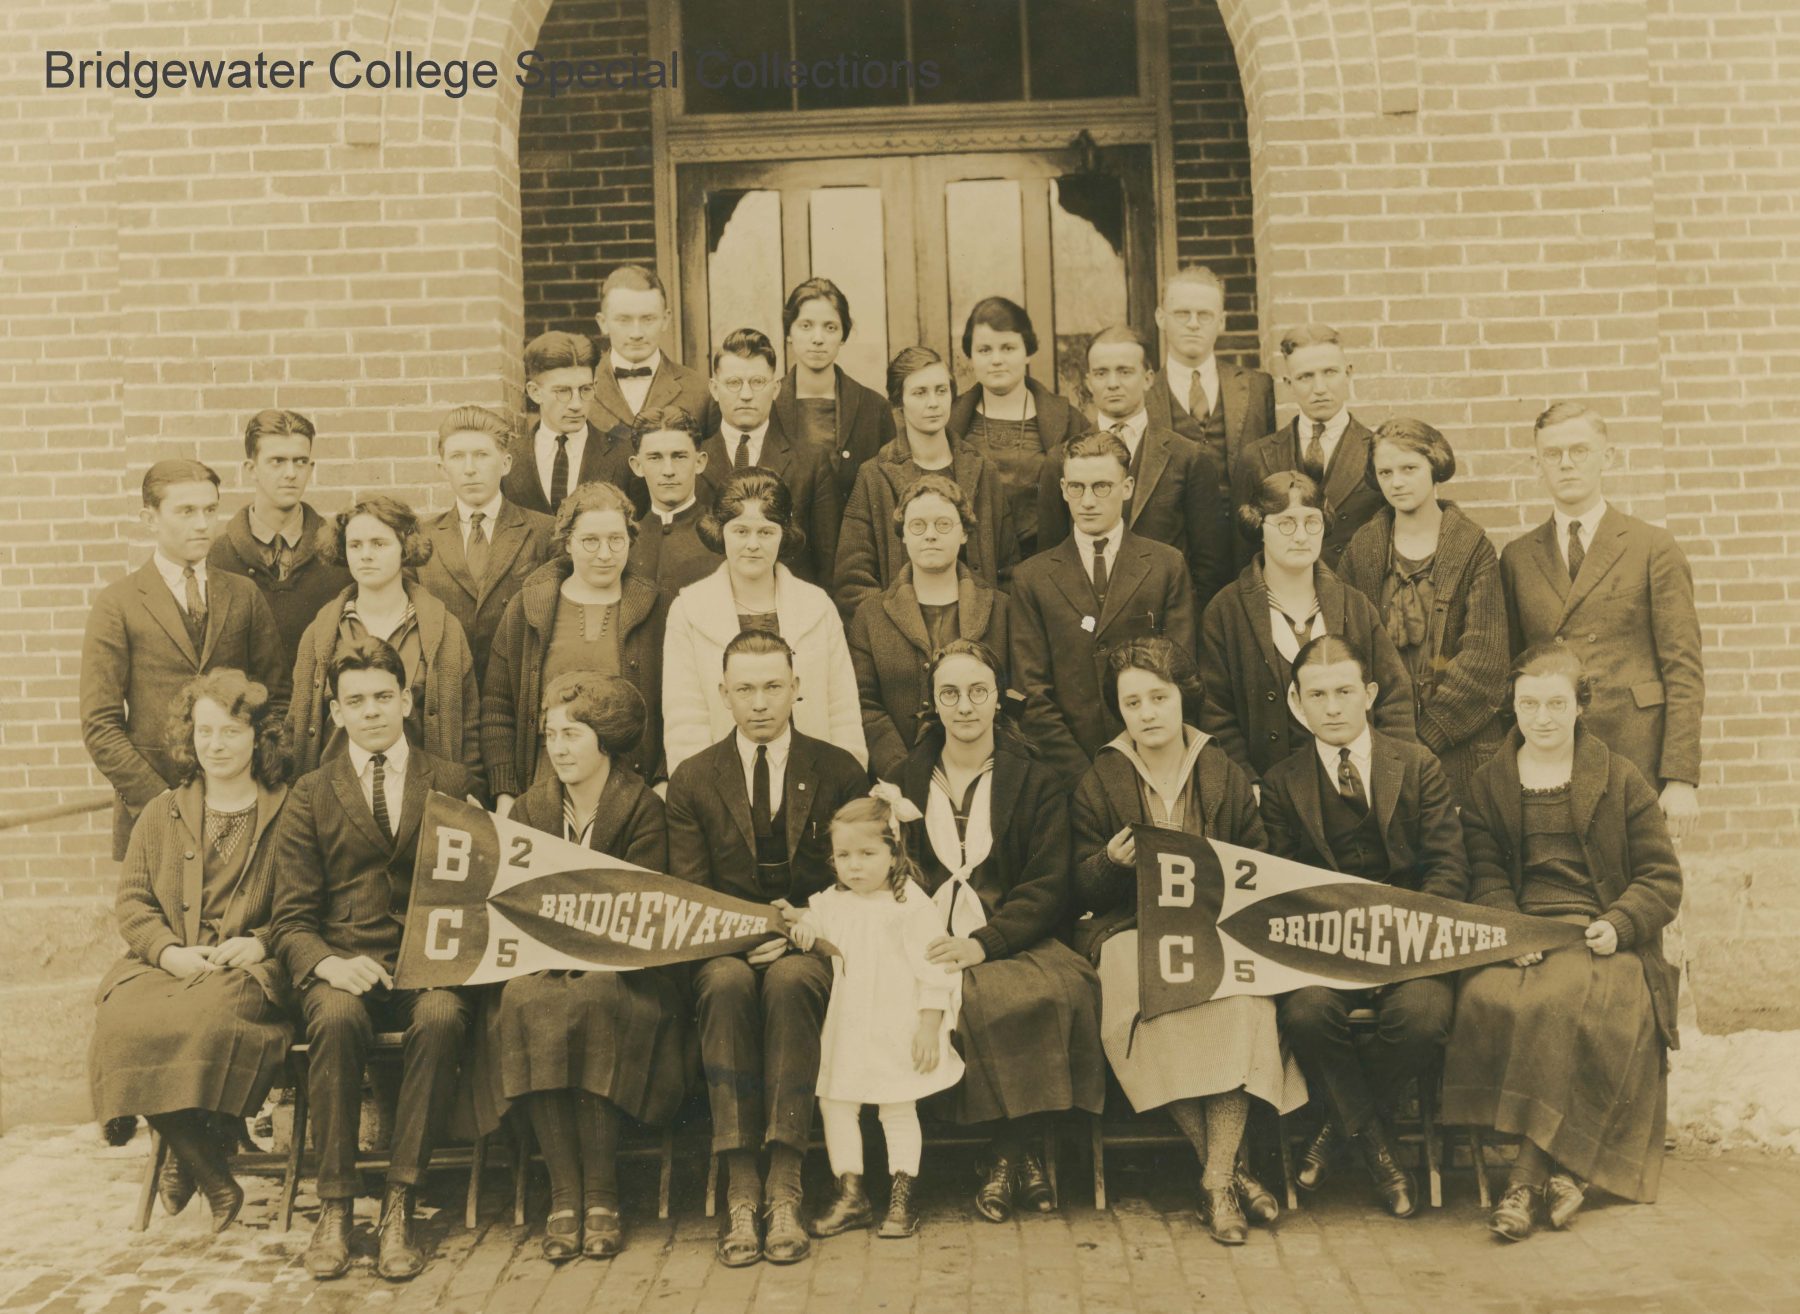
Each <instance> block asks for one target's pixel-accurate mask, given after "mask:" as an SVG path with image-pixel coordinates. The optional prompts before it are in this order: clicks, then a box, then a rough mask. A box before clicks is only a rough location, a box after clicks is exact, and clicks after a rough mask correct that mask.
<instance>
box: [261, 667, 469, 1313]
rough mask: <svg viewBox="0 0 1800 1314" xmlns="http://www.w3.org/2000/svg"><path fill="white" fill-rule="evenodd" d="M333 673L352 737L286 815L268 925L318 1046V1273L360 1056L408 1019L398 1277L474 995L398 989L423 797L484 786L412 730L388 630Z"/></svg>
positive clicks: (386, 1223)
mask: <svg viewBox="0 0 1800 1314" xmlns="http://www.w3.org/2000/svg"><path fill="white" fill-rule="evenodd" d="M326 682H327V685H328V687H329V690H330V695H331V702H330V710H331V719H332V721H333V722H334V723H335V724H336V725H337V727H338V728H339V729H341V730H342V731H343V732H344V736H345V739H346V741H347V742H346V743H345V744H344V746H343V748H342V749H339V750H337V751H333V752H330V753H327V754H326V756H325V760H324V761H323V762H321V763H320V764H319V767H318V769H317V770H315V771H311V772H309V773H307V774H306V775H305V776H302V777H301V778H300V780H299V781H298V783H296V784H295V785H294V787H293V790H292V791H291V792H290V793H289V794H288V802H287V806H286V807H285V808H283V809H282V813H281V819H280V821H279V822H277V823H276V832H275V851H276V862H277V867H276V884H275V911H274V920H273V923H272V930H271V938H272V939H273V940H274V943H275V946H276V950H277V952H278V953H280V955H281V958H282V961H283V962H284V963H285V964H286V965H287V969H288V973H289V975H290V976H292V978H293V981H294V987H295V989H296V990H297V991H298V992H299V994H300V1000H301V1011H302V1013H303V1014H304V1016H305V1021H306V1040H307V1044H308V1045H309V1046H310V1061H309V1062H308V1064H307V1090H308V1094H309V1098H310V1100H311V1103H312V1118H313V1140H314V1143H315V1144H316V1145H317V1146H318V1151H319V1176H318V1184H317V1190H318V1196H319V1221H318V1225H317V1227H316V1228H315V1229H314V1231H313V1236H312V1242H311V1244H310V1245H308V1246H307V1248H306V1256H305V1260H304V1262H305V1265H306V1271H307V1272H308V1273H311V1274H312V1275H313V1276H314V1277H315V1278H335V1277H341V1276H343V1274H344V1273H345V1272H346V1271H347V1270H348V1269H349V1267H350V1229H351V1225H352V1221H353V1218H352V1202H353V1200H354V1198H355V1195H356V1189H357V1185H358V1183H359V1182H360V1180H361V1178H360V1175H359V1174H358V1172H357V1168H356V1140H357V1130H358V1124H359V1121H360V1115H361V1112H362V1087H363V1066H364V1064H365V1062H366V1061H367V1059H368V1055H369V1046H370V1043H371V1042H372V1041H373V1039H374V1037H375V1033H376V1032H378V1031H404V1032H405V1035H406V1040H405V1048H404V1050H403V1052H402V1055H401V1068H400V1100H399V1105H398V1107H397V1108H396V1109H395V1112H394V1132H393V1142H392V1148H391V1150H390V1152H389V1166H388V1173H387V1193H386V1195H385V1196H384V1198H383V1200H382V1206H381V1222H380V1225H379V1227H378V1229H377V1231H378V1235H379V1238H380V1253H379V1256H378V1258H377V1261H376V1272H377V1273H379V1274H380V1275H381V1276H382V1277H384V1278H388V1279H389V1280H391V1281H403V1280H405V1279H407V1278H412V1277H416V1276H418V1274H419V1272H420V1271H421V1270H422V1269H423V1268H424V1267H425V1257H424V1255H423V1254H422V1253H421V1252H420V1250H419V1249H418V1247H417V1246H416V1245H415V1244H414V1243H413V1236H412V1205H413V1188H414V1187H415V1186H416V1185H417V1184H418V1182H419V1179H420V1178H421V1177H422V1176H424V1173H425V1168H426V1166H427V1165H428V1164H429V1163H430V1162H431V1148H432V1138H433V1133H434V1131H435V1129H437V1128H439V1127H441V1126H442V1125H443V1119H444V1116H445V1114H446V1113H447V1112H448V1110H449V1106H450V1099H451V1096H452V1094H453V1093H454V1091H455V1081H456V1072H457V1067H458V1064H459V1062H460V1060H461V1056H462V1047H463V1032H464V1030H465V1026H466V1022H467V1017H468V1007H467V1005H466V1004H465V1002H464V1000H463V998H462V996H460V995H458V994H457V993H456V992H455V991H453V990H396V989H395V988H394V963H395V959H396V958H397V957H398V956H399V953H400V935H401V930H402V928H403V926H404V924H405V921H406V908H407V903H408V901H409V900H410V897H411V890H412V876H413V859H414V856H415V853H416V851H417V848H418V843H419V820H420V817H421V816H422V815H423V813H424V811H425V799H426V796H427V795H428V794H429V793H430V792H431V791H432V790H437V791H439V792H440V793H444V794H449V795H452V796H453V797H457V798H461V797H465V796H472V795H473V794H474V793H475V789H476V786H475V780H474V778H473V777H472V776H471V775H470V774H469V771H468V769H467V768H465V767H463V766H462V765H460V764H459V763H455V762H446V761H444V760H443V759H442V758H436V757H433V756H431V755H430V754H429V753H427V752H425V751H424V750H422V749H418V748H412V747H409V745H408V744H407V740H406V735H405V734H404V733H402V731H403V729H404V727H405V724H406V718H407V717H408V715H410V713H411V709H412V691H411V690H410V689H408V688H407V687H406V671H405V668H404V666H403V665H402V664H401V661H400V655H399V654H398V653H397V652H395V651H394V650H393V649H392V648H390V647H389V646H388V645H387V644H386V643H383V642H382V641H381V640H380V639H376V638H372V637H364V638H360V639H354V640H348V641H345V642H342V643H339V644H338V645H337V650H336V652H335V653H334V654H333V656H332V660H331V665H330V667H329V668H328V669H327V672H326ZM470 801H471V802H475V801H476V800H475V799H474V798H473V797H470ZM478 806H479V804H478Z"/></svg>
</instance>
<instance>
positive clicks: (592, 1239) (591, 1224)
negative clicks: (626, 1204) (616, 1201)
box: [581, 1205, 625, 1259]
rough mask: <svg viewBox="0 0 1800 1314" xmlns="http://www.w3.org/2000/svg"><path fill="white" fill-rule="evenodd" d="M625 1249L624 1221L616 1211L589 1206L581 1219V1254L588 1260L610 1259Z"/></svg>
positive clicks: (599, 1206) (602, 1206) (603, 1206)
mask: <svg viewBox="0 0 1800 1314" xmlns="http://www.w3.org/2000/svg"><path fill="white" fill-rule="evenodd" d="M624 1248H625V1220H624V1219H623V1218H622V1217H620V1216H619V1211H618V1210H617V1209H608V1208H607V1207H606V1206H605V1205H589V1206H588V1207H587V1209H586V1211H585V1212H584V1213H583V1215H582V1219H581V1253H582V1254H584V1255H586V1256H587V1257H588V1258H589V1259H611V1258H612V1257H613V1256H614V1255H616V1254H618V1253H619V1252H620V1251H621V1250H623V1249H624Z"/></svg>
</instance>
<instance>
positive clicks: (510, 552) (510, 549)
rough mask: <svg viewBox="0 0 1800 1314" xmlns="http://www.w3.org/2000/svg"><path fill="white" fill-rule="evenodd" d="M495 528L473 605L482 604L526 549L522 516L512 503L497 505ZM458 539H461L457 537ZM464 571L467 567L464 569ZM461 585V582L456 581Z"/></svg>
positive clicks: (523, 516)
mask: <svg viewBox="0 0 1800 1314" xmlns="http://www.w3.org/2000/svg"><path fill="white" fill-rule="evenodd" d="M495 520H496V527H495V529H494V533H493V536H492V537H491V538H490V539H489V541H488V559H487V573H486V574H485V575H484V576H483V577H482V578H481V579H480V580H478V581H476V583H477V585H478V588H477V591H476V601H477V602H485V601H486V600H487V595H488V594H490V593H492V592H493V591H494V586H495V585H496V584H498V583H499V582H500V581H501V580H503V579H505V578H506V576H507V572H508V571H510V570H511V569H512V563H513V561H514V559H515V558H517V557H518V555H519V553H520V552H521V551H523V550H524V547H525V538H526V532H525V513H524V512H523V511H521V510H520V509H519V508H518V507H516V506H514V505H513V504H512V503H511V502H502V503H501V504H500V514H499V515H498V516H497V517H495ZM457 537H458V538H459V539H460V538H461V537H462V535H460V534H458V535H457ZM465 570H466V566H465ZM459 582H460V581H459Z"/></svg>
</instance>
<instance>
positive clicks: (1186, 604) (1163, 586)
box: [1008, 432, 1194, 784]
mask: <svg viewBox="0 0 1800 1314" xmlns="http://www.w3.org/2000/svg"><path fill="white" fill-rule="evenodd" d="M1130 465H1131V453H1130V452H1129V451H1127V450H1126V447H1125V444H1124V443H1122V442H1120V441H1119V440H1118V439H1117V438H1115V437H1113V435H1112V434H1110V433H1099V432H1095V433H1083V434H1079V435H1077V436H1076V437H1074V438H1071V439H1069V441H1068V442H1067V443H1066V444H1064V446H1063V470H1062V485H1061V487H1062V493H1063V497H1064V498H1065V499H1066V500H1067V502H1068V507H1069V513H1070V517H1071V519H1072V520H1073V522H1074V527H1073V529H1072V530H1071V531H1070V533H1069V536H1068V537H1067V538H1065V539H1064V540H1063V541H1062V542H1060V543H1058V544H1057V545H1056V546H1055V547H1053V548H1050V549H1048V550H1047V551H1044V552H1040V553H1038V554H1037V555H1036V556H1034V557H1032V558H1031V559H1030V560H1028V561H1026V562H1024V563H1023V564H1022V565H1020V566H1019V567H1018V568H1017V569H1016V570H1015V571H1014V572H1013V578H1012V598H1011V601H1010V603H1009V604H1008V612H1009V617H1010V619H1009V621H1008V624H1009V626H1010V629H1011V635H1010V638H1009V646H1010V648H1011V656H1010V665H1011V666H1012V679H1013V682H1014V684H1015V685H1016V686H1017V687H1018V688H1019V689H1020V690H1021V691H1022V692H1023V693H1024V695H1025V730H1026V733H1027V734H1029V735H1030V737H1031V739H1032V741H1033V742H1034V743H1036V745H1037V747H1038V752H1039V754H1040V755H1041V756H1042V757H1043V758H1044V759H1045V761H1046V762H1048V763H1049V764H1050V765H1051V766H1052V767H1053V768H1054V769H1055V770H1056V771H1057V772H1058V773H1059V774H1060V775H1062V776H1063V777H1064V778H1065V779H1066V780H1068V781H1069V782H1070V783H1071V784H1073V783H1074V782H1075V781H1076V780H1079V779H1080V778H1081V775H1082V773H1083V772H1085V771H1086V770H1087V769H1088V765H1089V764H1090V763H1091V762H1092V761H1093V758H1094V754H1095V753H1097V752H1099V751H1100V749H1101V748H1102V747H1103V746H1104V745H1105V744H1106V742H1107V741H1108V740H1109V739H1111V738H1112V737H1113V736H1114V735H1116V734H1118V733H1119V731H1120V730H1121V729H1122V728H1123V726H1122V724H1121V722H1120V721H1119V720H1118V719H1117V718H1116V717H1114V716H1113V715H1112V713H1111V712H1109V711H1108V710H1107V708H1106V701H1105V700H1104V699H1103V698H1102V697H1101V696H1100V686H1101V684H1102V677H1103V674H1104V666H1105V662H1106V653H1107V651H1108V649H1110V648H1112V647H1113V646H1114V645H1115V644H1117V643H1120V642H1122V641H1123V640H1126V639H1143V638H1149V637H1151V636H1152V635H1158V634H1160V635H1163V636H1165V637H1166V638H1168V639H1169V640H1171V641H1172V642H1173V643H1175V644H1176V646H1177V647H1179V648H1181V649H1182V650H1183V651H1184V652H1187V653H1190V654H1191V653H1193V651H1194V590H1193V585H1192V583H1191V582H1190V581H1189V578H1188V568H1187V563H1186V562H1185V561H1183V560H1182V557H1181V553H1179V552H1177V551H1176V550H1175V549H1174V548H1172V547H1169V546H1168V545H1167V544H1164V543H1158V542H1156V541H1154V540H1153V539H1148V538H1140V537H1139V536H1138V535H1136V534H1134V533H1132V532H1131V531H1130V530H1129V529H1127V528H1126V527H1125V519H1124V512H1125V504H1126V503H1127V502H1128V501H1130V500H1131V497H1132V493H1133V485H1132V481H1131V474H1130Z"/></svg>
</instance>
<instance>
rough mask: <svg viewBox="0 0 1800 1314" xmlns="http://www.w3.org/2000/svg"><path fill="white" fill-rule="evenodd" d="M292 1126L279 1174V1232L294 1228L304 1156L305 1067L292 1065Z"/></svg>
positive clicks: (305, 1114) (306, 1107) (306, 1108)
mask: <svg viewBox="0 0 1800 1314" xmlns="http://www.w3.org/2000/svg"><path fill="white" fill-rule="evenodd" d="M294 1068H295V1071H294V1084H293V1086H292V1088H291V1089H292V1090H293V1092H294V1125H293V1128H292V1130H291V1131H290V1132H289V1133H288V1155H287V1165H286V1167H285V1168H283V1170H282V1174H281V1230H282V1231H283V1232H286V1231H289V1230H291V1229H292V1228H293V1226H294V1197H295V1196H296V1195H297V1194H299V1191H300V1168H301V1164H302V1161H303V1160H304V1158H305V1156H306V1131H307V1128H306V1117H307V1113H308V1106H307V1088H306V1067H305V1065H304V1064H295V1065H294Z"/></svg>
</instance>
